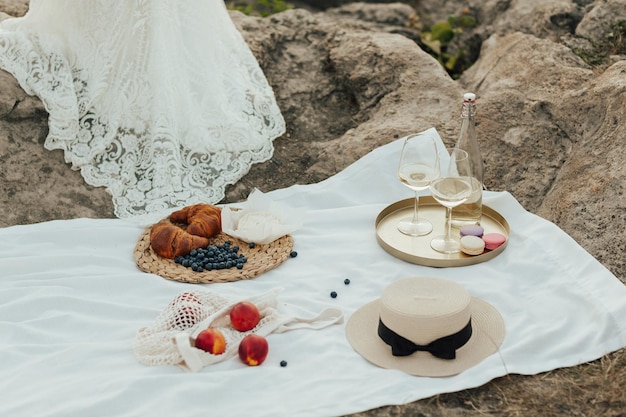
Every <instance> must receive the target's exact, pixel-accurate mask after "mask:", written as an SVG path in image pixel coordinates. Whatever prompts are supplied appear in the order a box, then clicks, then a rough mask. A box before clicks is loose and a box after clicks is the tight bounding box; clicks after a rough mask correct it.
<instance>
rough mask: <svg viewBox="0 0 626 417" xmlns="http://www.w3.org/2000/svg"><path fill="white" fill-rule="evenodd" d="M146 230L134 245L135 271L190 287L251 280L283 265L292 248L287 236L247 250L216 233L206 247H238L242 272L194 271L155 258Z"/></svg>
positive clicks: (148, 231) (148, 233) (169, 261)
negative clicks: (244, 260)
mask: <svg viewBox="0 0 626 417" xmlns="http://www.w3.org/2000/svg"><path fill="white" fill-rule="evenodd" d="M150 229H151V228H148V229H147V230H145V231H144V232H143V233H142V234H141V236H140V237H139V240H138V241H137V244H136V245H135V251H134V256H135V262H136V263H137V266H138V267H139V269H140V270H142V271H144V272H148V273H152V274H156V275H159V276H161V277H163V278H167V279H171V280H174V281H180V282H186V283H191V284H210V283H214V282H231V281H239V280H243V279H251V278H255V277H257V276H259V275H261V274H262V273H264V272H267V271H269V270H271V269H273V268H276V267H277V266H278V265H280V264H282V263H283V262H285V260H287V258H289V256H290V254H291V251H292V249H293V238H292V237H291V236H290V235H286V236H283V237H281V238H279V239H277V240H275V241H273V242H272V243H269V244H267V245H260V244H256V245H255V246H254V248H250V247H249V244H248V243H246V242H244V241H243V240H240V239H237V238H235V237H232V236H229V235H227V234H225V233H220V234H218V235H217V236H214V237H213V238H211V239H209V244H210V245H221V244H223V243H225V242H226V241H230V242H231V245H233V246H234V245H238V246H239V248H240V249H239V253H242V254H244V255H245V256H246V257H247V258H248V261H247V262H246V263H245V264H244V267H243V269H237V268H229V269H219V270H212V271H203V272H195V271H193V270H192V269H191V268H187V267H184V266H182V265H179V264H177V263H176V262H174V260H172V259H167V258H163V257H161V256H159V255H157V254H156V253H155V252H154V251H153V250H152V247H151V246H150Z"/></svg>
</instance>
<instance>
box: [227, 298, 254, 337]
mask: <svg viewBox="0 0 626 417" xmlns="http://www.w3.org/2000/svg"><path fill="white" fill-rule="evenodd" d="M260 320H261V314H260V313H259V309H258V308H256V306H255V305H254V304H252V303H249V302H247V301H242V302H239V303H237V304H235V305H234V306H233V308H232V309H231V310H230V322H231V324H232V325H233V327H234V328H235V329H237V330H239V331H240V332H247V331H248V330H252V329H254V328H255V327H256V325H257V324H259V321H260Z"/></svg>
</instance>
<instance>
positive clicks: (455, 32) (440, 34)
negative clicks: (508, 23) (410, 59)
mask: <svg viewBox="0 0 626 417" xmlns="http://www.w3.org/2000/svg"><path fill="white" fill-rule="evenodd" d="M474 26H476V18H474V16H472V15H471V14H470V13H469V10H464V11H463V12H462V13H461V14H460V15H458V16H450V17H448V20H446V21H442V22H437V23H435V24H433V25H432V26H430V28H426V29H425V30H424V31H422V34H421V42H422V43H423V44H424V45H425V46H426V47H427V49H428V50H429V53H430V54H431V55H432V56H434V57H435V58H437V61H439V63H440V64H441V65H443V67H444V68H445V69H446V71H447V72H448V73H449V74H450V75H451V76H452V77H453V78H458V77H459V76H460V75H461V72H462V71H463V69H464V68H465V67H467V66H468V65H467V64H468V63H467V62H466V61H467V60H466V52H465V50H464V49H463V48H461V47H460V46H459V45H456V43H455V41H458V38H459V36H460V35H461V34H462V33H463V29H468V28H473V27H474ZM469 64H470V65H471V63H469Z"/></svg>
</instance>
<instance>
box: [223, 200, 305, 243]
mask: <svg viewBox="0 0 626 417" xmlns="http://www.w3.org/2000/svg"><path fill="white" fill-rule="evenodd" d="M303 217H304V210H301V209H294V208H291V207H287V206H285V205H282V204H279V203H276V202H274V201H272V200H271V199H270V198H269V197H268V196H267V195H266V194H263V193H262V192H261V191H259V190H258V189H256V188H255V189H254V190H252V192H251V193H250V195H249V196H248V200H247V201H246V203H245V204H244V206H243V207H242V208H241V209H237V208H235V209H233V208H231V207H224V208H223V209H222V231H223V232H224V233H226V234H227V235H230V236H233V237H236V238H239V239H241V240H243V241H245V242H254V243H259V244H262V245H264V244H267V243H271V242H273V241H275V240H276V239H278V238H280V237H282V236H285V235H288V234H290V233H293V232H294V231H296V230H297V229H299V228H300V227H301V226H302V223H303Z"/></svg>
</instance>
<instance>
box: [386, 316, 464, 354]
mask: <svg viewBox="0 0 626 417" xmlns="http://www.w3.org/2000/svg"><path fill="white" fill-rule="evenodd" d="M378 336H380V338H381V339H382V340H383V341H384V342H385V343H387V344H388V345H389V346H391V353H392V354H393V356H409V355H412V354H413V353H415V352H417V351H421V352H430V353H431V354H432V355H433V356H436V357H437V358H441V359H455V358H456V350H457V349H458V348H460V347H461V346H463V345H464V344H466V343H467V341H468V340H470V337H472V320H471V319H470V321H468V322H467V325H466V326H465V327H463V328H462V329H461V330H459V331H458V332H456V333H454V334H451V335H450V336H444V337H441V338H439V339H437V340H433V341H432V342H430V343H429V344H427V345H417V344H415V343H413V342H411V341H410V340H409V339H406V338H404V337H402V336H400V335H399V334H398V333H396V332H394V331H393V330H391V329H390V328H389V327H387V326H385V323H383V321H382V320H380V318H379V319H378Z"/></svg>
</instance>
